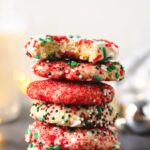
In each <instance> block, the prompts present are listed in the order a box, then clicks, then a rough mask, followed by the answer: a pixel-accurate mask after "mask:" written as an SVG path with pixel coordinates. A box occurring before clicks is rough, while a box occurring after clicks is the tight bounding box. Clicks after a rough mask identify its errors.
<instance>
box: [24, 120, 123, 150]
mask: <svg viewBox="0 0 150 150" xmlns="http://www.w3.org/2000/svg"><path fill="white" fill-rule="evenodd" d="M116 131H117V130H116V128H115V127H113V126H110V127H109V129H105V128H93V129H85V128H83V129H79V128H74V129H69V128H65V127H55V126H51V125H47V124H44V123H41V122H35V123H34V124H33V125H30V126H29V129H28V130H27V131H26V135H25V139H26V142H28V143H35V144H36V145H37V147H38V149H37V150H48V149H56V150H114V149H115V150H120V146H119V144H118V142H117V141H118V139H117V132H116ZM32 146H33V145H32ZM32 146H31V145H30V147H29V148H30V149H29V150H32Z"/></svg>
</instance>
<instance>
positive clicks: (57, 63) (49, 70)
mask: <svg viewBox="0 0 150 150" xmlns="http://www.w3.org/2000/svg"><path fill="white" fill-rule="evenodd" d="M25 48H26V53H27V55H28V56H30V57H34V58H36V59H38V60H37V61H36V63H35V64H34V65H33V68H32V69H33V72H34V74H35V75H37V76H40V77H43V78H45V79H43V80H39V81H33V82H31V83H30V85H29V86H28V88H27V95H28V96H29V97H30V98H31V99H33V100H35V102H34V103H33V105H32V107H31V111H30V116H31V117H32V118H33V119H34V120H35V122H34V123H33V124H32V125H29V128H28V130H27V131H26V134H25V140H26V142H28V143H29V146H28V150H120V145H119V142H118V137H117V136H118V135H117V129H116V127H115V126H114V122H115V120H116V118H117V113H116V112H115V111H114V109H113V107H112V106H111V105H110V104H109V103H110V102H111V101H112V100H113V98H114V95H115V94H114V93H115V92H114V88H113V87H112V86H110V85H108V84H106V83H103V81H119V80H122V79H123V78H124V70H123V67H122V65H121V64H120V63H119V62H116V61H114V60H113V59H114V58H115V56H116V53H117V49H118V46H117V45H116V44H114V43H112V42H109V41H107V40H96V39H93V40H91V39H90V40H87V39H82V38H80V37H79V36H50V35H44V36H42V37H39V36H37V37H33V38H31V39H30V41H29V42H28V43H27V45H26V46H25Z"/></svg>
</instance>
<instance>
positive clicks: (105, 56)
mask: <svg viewBox="0 0 150 150" xmlns="http://www.w3.org/2000/svg"><path fill="white" fill-rule="evenodd" d="M103 55H104V60H105V59H106V58H107V53H106V48H105V47H103Z"/></svg>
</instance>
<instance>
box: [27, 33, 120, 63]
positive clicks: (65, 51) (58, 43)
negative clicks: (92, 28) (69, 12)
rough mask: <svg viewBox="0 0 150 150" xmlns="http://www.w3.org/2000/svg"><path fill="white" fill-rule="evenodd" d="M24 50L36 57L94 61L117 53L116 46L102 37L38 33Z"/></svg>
mask: <svg viewBox="0 0 150 150" xmlns="http://www.w3.org/2000/svg"><path fill="white" fill-rule="evenodd" d="M25 51H26V54H27V55H28V56H30V57H34V58H37V59H51V60H52V59H57V58H58V59H62V58H73V59H77V60H85V61H89V62H93V63H96V62H99V61H104V60H110V59H115V58H116V57H117V55H118V46H117V45H116V44H115V43H113V42H109V41H107V40H103V39H85V38H81V37H79V36H52V35H39V36H34V37H32V38H31V39H30V40H29V41H28V42H27V44H26V45H25Z"/></svg>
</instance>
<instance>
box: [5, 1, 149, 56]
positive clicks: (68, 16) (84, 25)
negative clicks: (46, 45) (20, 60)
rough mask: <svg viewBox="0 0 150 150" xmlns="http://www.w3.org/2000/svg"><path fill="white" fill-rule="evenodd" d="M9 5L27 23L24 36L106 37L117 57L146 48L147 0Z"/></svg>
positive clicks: (147, 32) (147, 28)
mask: <svg viewBox="0 0 150 150" xmlns="http://www.w3.org/2000/svg"><path fill="white" fill-rule="evenodd" d="M5 1H6V0H5ZM7 1H8V2H9V3H10V1H11V0H7ZM11 2H13V3H14V4H15V8H16V9H17V10H18V12H19V13H20V15H21V16H22V18H23V20H25V22H26V23H27V27H28V28H27V32H26V37H28V36H31V35H34V34H41V33H51V34H79V35H84V36H90V37H94V38H95V37H100V38H106V39H109V40H112V41H114V42H116V43H117V44H118V45H119V46H120V58H124V55H125V56H126V57H128V56H129V55H132V54H134V53H136V52H137V51H138V50H139V48H143V47H145V46H147V45H150V0H14V1H11Z"/></svg>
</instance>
